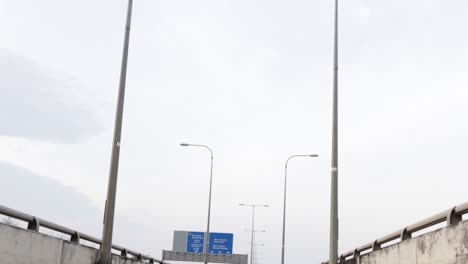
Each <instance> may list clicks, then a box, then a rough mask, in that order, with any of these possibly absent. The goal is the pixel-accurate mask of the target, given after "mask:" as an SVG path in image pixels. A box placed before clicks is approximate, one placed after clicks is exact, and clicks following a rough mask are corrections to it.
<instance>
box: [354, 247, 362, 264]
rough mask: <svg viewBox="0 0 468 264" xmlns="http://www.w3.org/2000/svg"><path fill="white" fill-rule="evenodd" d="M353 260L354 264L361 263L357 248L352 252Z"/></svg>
mask: <svg viewBox="0 0 468 264" xmlns="http://www.w3.org/2000/svg"><path fill="white" fill-rule="evenodd" d="M353 259H354V264H359V263H361V253H360V252H359V251H358V250H357V248H356V249H355V250H354V252H353Z"/></svg>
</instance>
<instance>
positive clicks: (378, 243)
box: [322, 202, 468, 264]
mask: <svg viewBox="0 0 468 264" xmlns="http://www.w3.org/2000/svg"><path fill="white" fill-rule="evenodd" d="M467 213H468V202H466V203H463V204H460V205H458V206H456V207H453V208H451V209H448V210H446V211H444V212H441V213H439V214H436V215H433V216H432V217H429V218H426V219H424V220H422V221H420V222H417V223H415V224H412V225H410V226H407V227H405V228H403V229H401V230H398V231H395V232H393V233H391V234H388V235H386V236H384V237H382V238H380V239H377V240H375V241H373V242H370V243H367V244H365V245H363V246H360V247H358V248H355V249H354V250H351V251H348V252H346V253H344V254H342V255H341V256H340V258H339V259H340V261H339V263H344V262H345V261H346V260H349V259H356V258H358V257H359V256H361V252H363V251H367V250H370V251H369V252H366V253H365V254H363V255H366V254H369V253H371V252H374V251H378V250H380V249H382V245H383V244H385V243H388V242H391V241H393V240H396V239H400V241H399V242H401V241H404V240H407V239H410V238H412V234H413V233H415V232H418V231H421V230H423V229H425V228H428V227H431V226H434V225H437V224H440V223H443V222H447V226H452V225H456V224H458V223H460V222H461V221H462V216H463V215H464V214H467ZM327 263H328V261H325V262H322V264H327Z"/></svg>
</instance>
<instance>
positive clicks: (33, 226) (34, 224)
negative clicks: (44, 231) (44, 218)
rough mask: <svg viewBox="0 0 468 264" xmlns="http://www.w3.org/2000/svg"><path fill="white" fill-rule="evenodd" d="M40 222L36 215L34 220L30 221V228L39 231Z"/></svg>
mask: <svg viewBox="0 0 468 264" xmlns="http://www.w3.org/2000/svg"><path fill="white" fill-rule="evenodd" d="M39 227H40V223H39V220H38V219H37V218H36V217H33V219H32V221H30V222H28V229H29V230H31V231H34V232H39Z"/></svg>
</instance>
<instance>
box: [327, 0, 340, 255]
mask: <svg viewBox="0 0 468 264" xmlns="http://www.w3.org/2000/svg"><path fill="white" fill-rule="evenodd" d="M334 37H335V39H334V53H333V131H332V164H331V199H330V262H329V263H330V264H337V260H338V232H339V231H338V0H335V34H334Z"/></svg>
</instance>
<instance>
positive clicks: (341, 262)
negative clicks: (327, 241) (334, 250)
mask: <svg viewBox="0 0 468 264" xmlns="http://www.w3.org/2000/svg"><path fill="white" fill-rule="evenodd" d="M345 261H346V258H345V257H344V256H343V255H341V256H340V262H339V263H340V264H344V263H345Z"/></svg>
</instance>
